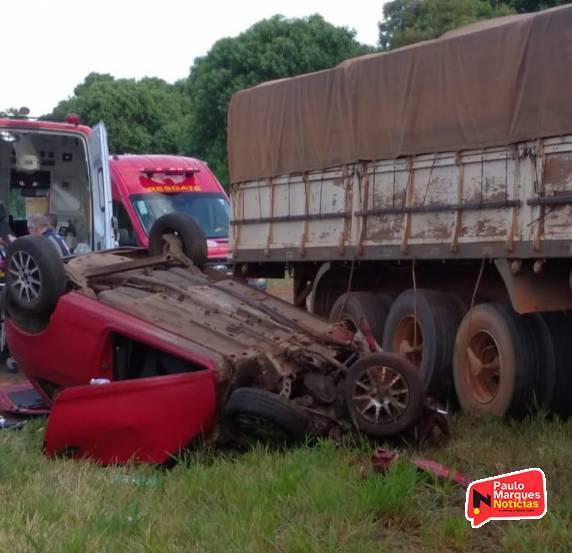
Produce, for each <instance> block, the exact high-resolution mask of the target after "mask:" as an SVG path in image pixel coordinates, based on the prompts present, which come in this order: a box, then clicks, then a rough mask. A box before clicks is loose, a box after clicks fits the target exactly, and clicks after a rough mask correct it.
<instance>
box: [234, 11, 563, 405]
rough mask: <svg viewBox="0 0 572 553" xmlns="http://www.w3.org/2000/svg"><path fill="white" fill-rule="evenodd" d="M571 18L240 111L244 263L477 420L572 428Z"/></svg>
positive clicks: (464, 33) (455, 39)
mask: <svg viewBox="0 0 572 553" xmlns="http://www.w3.org/2000/svg"><path fill="white" fill-rule="evenodd" d="M571 67H572V6H564V7H561V8H556V9H552V10H546V11H543V12H539V13H537V14H526V15H517V16H508V17H504V18H498V19H494V20H491V21H486V22H480V23H476V24H473V25H469V26H467V27H464V28H462V29H459V30H456V31H452V32H450V33H447V34H445V35H444V36H442V37H440V38H438V39H435V40H430V41H426V42H422V43H419V44H414V45H411V46H406V47H404V48H401V49H398V50H394V51H391V52H384V53H377V54H370V55H366V56H362V57H358V58H353V59H350V60H347V61H345V62H342V63H341V64H339V65H338V66H336V67H335V68H333V69H329V70H325V71H320V72H316V73H311V74H306V75H301V76H297V77H293V78H289V79H282V80H278V81H272V82H269V83H263V84H261V85H258V86H255V87H253V88H250V89H247V90H243V91H240V92H238V93H236V94H235V95H234V96H233V98H232V100H231V103H230V107H229V116H228V151H229V169H230V176H231V184H232V190H231V195H232V197H231V203H232V213H231V245H230V250H231V255H232V258H233V262H234V267H235V269H234V270H235V272H236V274H237V275H241V276H256V277H263V276H264V277H282V276H284V275H285V271H288V272H290V274H292V275H293V279H294V303H295V304H296V305H299V306H307V307H308V308H309V309H310V310H311V311H313V312H315V313H316V314H318V315H321V316H323V317H330V318H331V319H336V320H344V321H346V323H347V324H348V325H350V326H351V325H353V326H357V325H359V324H360V322H361V321H362V319H366V320H367V321H368V323H369V325H370V327H371V329H372V332H373V334H374V336H375V338H376V339H377V341H378V343H379V344H380V346H381V347H382V348H383V349H385V350H388V351H395V352H398V353H401V354H402V355H404V356H406V357H408V358H409V359H410V360H411V361H413V363H414V364H415V365H416V366H417V367H418V368H419V371H420V372H421V374H422V376H423V379H424V382H425V385H426V388H427V390H428V392H429V393H430V394H432V395H433V396H435V397H436V398H437V399H440V400H442V401H450V402H456V401H458V403H459V404H460V407H461V408H462V409H463V410H465V411H471V412H476V413H482V414H492V415H497V416H522V415H524V414H526V413H528V412H530V410H531V409H533V408H535V407H541V408H543V409H546V410H549V411H552V412H556V413H559V414H562V415H565V414H569V412H570V411H571V410H572V409H571V406H572V401H571V400H570V397H571V394H572V367H570V364H571V363H572V340H571V339H570V336H571V335H572V332H571V331H572V315H571V312H570V310H571V309H572V289H571V284H572V278H571V277H572V273H571V270H572V242H571V238H572V219H571V215H572V92H571V91H572V71H570V68H571Z"/></svg>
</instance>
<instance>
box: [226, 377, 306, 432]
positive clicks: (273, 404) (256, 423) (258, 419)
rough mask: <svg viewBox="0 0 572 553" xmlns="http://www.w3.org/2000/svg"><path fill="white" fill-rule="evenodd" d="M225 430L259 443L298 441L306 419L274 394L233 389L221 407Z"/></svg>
mask: <svg viewBox="0 0 572 553" xmlns="http://www.w3.org/2000/svg"><path fill="white" fill-rule="evenodd" d="M224 422H225V426H226V428H227V430H229V431H230V432H231V433H236V434H239V435H244V434H246V435H247V436H249V437H253V438H255V439H257V440H261V441H270V442H276V441H278V442H283V443H289V442H299V441H302V440H303V439H304V437H305V436H306V432H307V430H308V427H309V423H310V421H309V419H308V417H307V416H306V413H305V412H304V411H302V409H301V408H299V407H298V406H296V405H295V404H293V403H292V402H290V401H288V400H287V399H284V398H282V397H280V396H279V395H277V394H273V393H272V392H268V391H266V390H260V389H258V388H237V389H236V390H234V392H232V394H231V396H230V397H229V399H228V401H227V403H226V405H225V408H224Z"/></svg>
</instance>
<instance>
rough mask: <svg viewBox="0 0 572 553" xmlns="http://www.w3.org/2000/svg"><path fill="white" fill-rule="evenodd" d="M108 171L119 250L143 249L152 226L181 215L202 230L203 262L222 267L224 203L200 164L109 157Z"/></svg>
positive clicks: (166, 157) (220, 189)
mask: <svg viewBox="0 0 572 553" xmlns="http://www.w3.org/2000/svg"><path fill="white" fill-rule="evenodd" d="M109 167H110V172H111V183H112V197H113V215H114V217H115V219H114V221H115V224H116V225H117V235H118V238H119V245H120V246H142V247H147V244H148V241H149V239H148V234H149V230H150V229H151V226H152V225H153V223H154V222H155V221H156V220H157V219H158V218H159V217H161V216H162V215H165V214H167V213H172V212H182V213H185V214H187V215H190V216H192V217H193V219H195V221H197V223H198V224H199V225H200V226H201V228H202V229H203V231H204V233H205V236H206V238H207V245H208V255H209V262H210V263H211V264H212V265H214V266H218V267H219V268H222V267H223V266H226V264H227V250H228V234H229V232H228V229H229V201H228V197H227V195H226V193H225V191H224V189H223V187H222V186H221V184H220V183H219V182H218V180H217V178H216V177H215V175H214V174H213V173H212V171H211V170H210V169H209V168H208V166H207V164H206V163H205V162H203V161H200V160H198V159H194V158H190V157H182V156H170V155H114V156H111V157H110V158H109Z"/></svg>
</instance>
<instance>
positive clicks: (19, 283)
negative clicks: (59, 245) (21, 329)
mask: <svg viewBox="0 0 572 553" xmlns="http://www.w3.org/2000/svg"><path fill="white" fill-rule="evenodd" d="M65 291H66V275H65V271H64V264H63V261H62V259H61V257H60V255H59V253H58V252H57V251H56V249H55V247H54V245H53V244H52V242H51V240H50V239H49V238H46V237H45V236H24V237H22V238H18V239H17V240H15V241H14V242H12V243H10V244H9V246H8V248H7V251H6V303H9V304H10V305H11V306H12V307H13V308H15V309H18V310H20V311H21V312H22V313H23V314H27V313H28V314H29V313H31V314H34V315H50V314H51V313H52V312H53V310H54V308H55V306H56V303H57V302H58V299H59V298H60V296H62V295H63V294H64V293H65Z"/></svg>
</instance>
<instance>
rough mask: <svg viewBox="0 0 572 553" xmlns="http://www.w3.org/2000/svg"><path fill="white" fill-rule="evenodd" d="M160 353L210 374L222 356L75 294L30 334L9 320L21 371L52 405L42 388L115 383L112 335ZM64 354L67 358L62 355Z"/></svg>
mask: <svg viewBox="0 0 572 553" xmlns="http://www.w3.org/2000/svg"><path fill="white" fill-rule="evenodd" d="M115 332H117V333H120V334H121V335H122V336H125V337H128V338H132V339H134V340H137V341H138V342H141V343H142V344H146V345H148V346H151V347H153V346H154V347H158V348H159V349H161V350H162V351H164V352H166V353H170V354H172V355H175V356H177V357H179V358H181V359H183V360H186V361H189V362H190V363H193V364H195V365H200V366H202V367H204V368H205V369H207V370H211V369H214V368H215V367H216V365H217V363H219V362H220V360H221V356H220V355H219V354H216V353H214V352H212V351H211V350H207V349H206V348H204V347H203V346H202V345H200V344H197V343H190V342H189V341H187V340H184V339H182V338H180V337H178V336H176V335H175V334H172V333H169V332H165V331H163V330H161V329H160V328H158V327H156V326H154V325H151V324H149V323H146V322H145V321H141V320H140V319H137V318H135V317H132V316H130V315H129V314H127V313H123V312H121V311H118V310H117V309H113V308H111V307H108V306H106V305H105V304H103V303H101V302H99V301H97V300H94V299H91V298H88V297H86V296H85V295H82V294H79V293H77V292H70V293H68V294H65V295H64V296H62V297H61V298H60V299H59V301H58V304H57V306H56V310H55V311H54V313H53V314H52V316H51V318H50V324H49V325H48V326H47V328H46V329H45V330H43V331H42V332H39V333H37V334H30V333H26V332H24V331H23V330H22V329H20V328H17V327H16V326H15V325H14V324H13V323H12V321H10V320H9V319H8V320H6V335H7V339H8V342H9V343H10V346H11V350H12V352H13V356H14V358H15V359H16V362H17V363H18V367H19V368H20V369H21V370H22V372H24V374H25V375H26V376H27V377H28V379H29V380H30V382H31V383H32V384H33V385H34V386H35V388H36V389H37V390H38V392H40V394H41V395H42V397H43V398H44V399H45V401H46V403H47V404H48V405H49V404H51V400H50V397H49V396H48V395H47V394H46V392H45V389H44V388H45V386H42V384H41V382H48V383H50V384H51V385H52V387H69V386H81V385H85V384H89V383H90V381H91V380H92V379H94V378H107V379H109V380H113V371H112V366H113V340H112V338H113V336H114V333H115ZM62 348H64V349H65V352H66V354H65V356H64V355H61V351H62Z"/></svg>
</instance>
